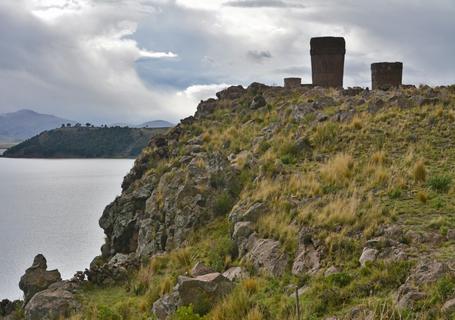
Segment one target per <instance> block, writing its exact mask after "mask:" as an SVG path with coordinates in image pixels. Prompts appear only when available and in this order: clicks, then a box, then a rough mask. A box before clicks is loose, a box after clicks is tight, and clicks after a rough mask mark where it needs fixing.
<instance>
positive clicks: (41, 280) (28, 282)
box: [19, 254, 62, 305]
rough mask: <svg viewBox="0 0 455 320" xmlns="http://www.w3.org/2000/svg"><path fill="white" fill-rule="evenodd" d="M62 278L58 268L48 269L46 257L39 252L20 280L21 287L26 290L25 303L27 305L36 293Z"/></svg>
mask: <svg viewBox="0 0 455 320" xmlns="http://www.w3.org/2000/svg"><path fill="white" fill-rule="evenodd" d="M61 280H62V277H61V275H60V272H58V270H51V271H47V261H46V258H45V257H44V256H43V255H42V254H38V255H37V256H36V257H35V259H34V260H33V264H32V266H31V267H30V268H28V269H27V270H26V271H25V274H24V275H23V276H22V277H21V280H20V282H19V288H20V289H21V290H22V291H24V304H25V305H26V304H27V303H28V302H29V301H30V299H31V298H32V297H33V296H34V295H35V294H36V293H38V292H40V291H43V290H45V289H47V288H48V287H49V286H50V285H51V284H53V283H55V282H57V281H61Z"/></svg>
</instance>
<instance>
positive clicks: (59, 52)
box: [0, 0, 455, 122]
mask: <svg viewBox="0 0 455 320" xmlns="http://www.w3.org/2000/svg"><path fill="white" fill-rule="evenodd" d="M302 3H303V1H301V0H298V1H297V0H296V1H286V0H264V1H258V0H243V1H239V0H231V1H227V0H211V1H200V0H116V1H112V0H2V1H0V52H2V54H1V55H0V90H1V92H2V97H1V99H0V113H2V112H6V111H14V110H15V109H21V108H31V109H35V110H36V111H41V112H46V113H54V114H57V115H60V116H63V117H66V118H71V119H75V120H79V121H85V120H87V121H90V122H94V121H97V120H99V121H101V122H125V121H129V122H144V121H145V120H150V119H153V118H164V119H168V120H171V121H178V119H179V118H183V117H186V116H188V115H190V114H191V113H193V112H194V110H195V108H196V104H197V102H198V101H199V100H200V99H202V98H205V97H208V96H213V94H214V93H215V92H216V91H218V90H220V89H221V87H222V86H224V84H242V85H244V86H247V85H248V84H249V83H251V82H253V81H259V82H263V83H268V84H274V83H278V84H281V83H282V78H283V77H287V76H298V77H302V78H303V81H304V82H305V83H309V82H311V58H310V54H309V49H310V48H309V43H310V39H311V37H314V36H323V35H337V36H343V37H345V38H346V44H347V54H346V63H345V85H346V86H354V85H363V86H369V85H370V81H371V79H370V63H372V62H376V61H388V60H391V61H395V60H399V61H403V62H404V81H405V82H406V83H416V84H419V83H430V84H433V85H436V84H447V83H452V82H454V79H455V59H453V56H455V42H453V41H452V40H453V35H452V30H453V29H454V22H453V16H455V6H453V3H452V2H451V1H450V0H438V1H434V2H431V3H426V2H421V1H420V2H417V3H416V2H412V3H411V2H409V1H389V2H383V1H380V0H372V1H368V2H365V1H361V0H350V1H347V2H343V3H341V2H340V1H336V0H306V1H305V2H304V4H305V9H304V10H295V9H298V8H302V7H303V6H302ZM371 7H374V8H375V10H374V12H372V11H371ZM384 21H387V23H384ZM397 26H399V28H398V27H397ZM252 62H254V63H252ZM219 84H221V85H219ZM143 120H144V121H143Z"/></svg>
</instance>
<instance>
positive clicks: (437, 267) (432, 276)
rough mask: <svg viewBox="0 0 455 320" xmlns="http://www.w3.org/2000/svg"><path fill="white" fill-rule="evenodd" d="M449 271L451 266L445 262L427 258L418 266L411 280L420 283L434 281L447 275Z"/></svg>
mask: <svg viewBox="0 0 455 320" xmlns="http://www.w3.org/2000/svg"><path fill="white" fill-rule="evenodd" d="M449 271H450V269H449V267H448V266H447V264H445V263H443V262H438V261H428V260H425V261H421V262H420V263H419V264H418V265H417V266H416V268H415V269H414V270H413V272H412V274H411V276H410V279H409V280H410V281H414V283H416V284H418V285H421V284H426V283H433V282H435V281H437V280H438V279H440V278H441V277H443V276H445V275H446V274H447V273H448V272H449Z"/></svg>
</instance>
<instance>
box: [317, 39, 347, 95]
mask: <svg viewBox="0 0 455 320" xmlns="http://www.w3.org/2000/svg"><path fill="white" fill-rule="evenodd" d="M310 45H311V68H312V74H313V85H315V86H321V87H343V74H344V55H345V54H346V42H345V40H344V38H340V37H319V38H312V39H311V42H310Z"/></svg>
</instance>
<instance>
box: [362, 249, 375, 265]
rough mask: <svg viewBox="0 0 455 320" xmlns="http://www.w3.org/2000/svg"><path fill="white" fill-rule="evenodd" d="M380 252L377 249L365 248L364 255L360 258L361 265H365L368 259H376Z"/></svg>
mask: <svg viewBox="0 0 455 320" xmlns="http://www.w3.org/2000/svg"><path fill="white" fill-rule="evenodd" d="M378 253H379V251H378V250H376V249H372V248H363V252H362V255H361V256H360V258H359V262H360V265H361V266H362V267H364V266H365V264H366V263H367V262H368V261H375V260H376V257H377V255H378Z"/></svg>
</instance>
